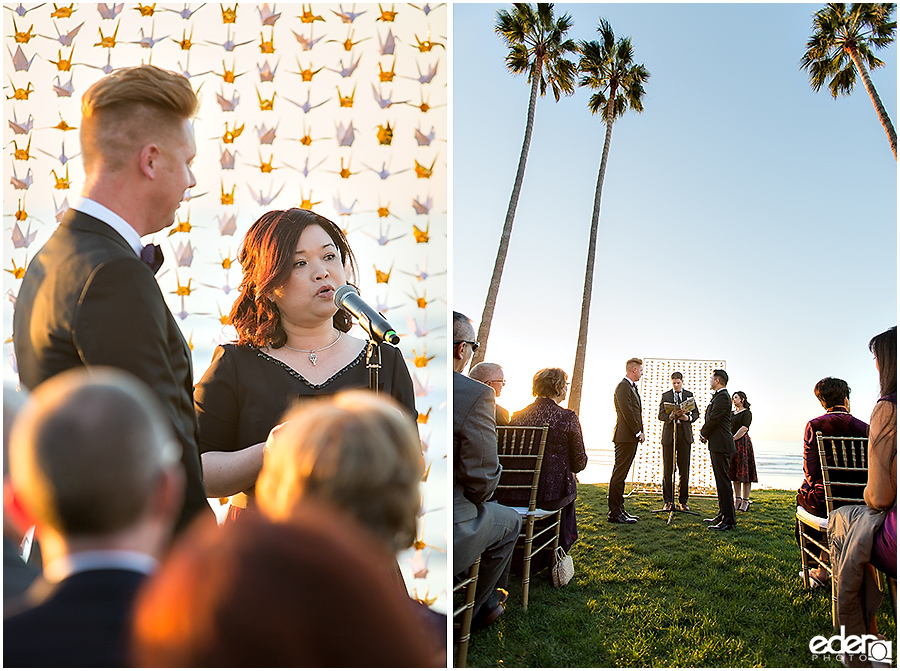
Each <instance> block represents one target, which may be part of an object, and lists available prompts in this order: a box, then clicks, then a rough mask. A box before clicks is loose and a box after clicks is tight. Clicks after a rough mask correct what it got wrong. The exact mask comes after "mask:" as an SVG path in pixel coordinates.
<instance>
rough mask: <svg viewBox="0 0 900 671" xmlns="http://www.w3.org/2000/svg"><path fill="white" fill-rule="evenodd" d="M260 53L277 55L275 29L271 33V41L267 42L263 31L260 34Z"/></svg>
mask: <svg viewBox="0 0 900 671" xmlns="http://www.w3.org/2000/svg"><path fill="white" fill-rule="evenodd" d="M259 51H260V53H263V54H274V53H275V28H274V26H273V27H272V32H271V33H269V39H268V40H267V39H266V38H265V36H263V34H262V31H260V32H259Z"/></svg>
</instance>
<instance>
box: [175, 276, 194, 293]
mask: <svg viewBox="0 0 900 671" xmlns="http://www.w3.org/2000/svg"><path fill="white" fill-rule="evenodd" d="M192 281H193V278H192V277H189V278H188V281H187V284H182V283H181V280H179V279H178V273H175V284H176V285H177V288H176V289H175V291H172V292H171V293H173V294H175V295H176V296H181V297H182V298H184V297H185V296H190V295H191V292H192V291H193V289H191V282H192Z"/></svg>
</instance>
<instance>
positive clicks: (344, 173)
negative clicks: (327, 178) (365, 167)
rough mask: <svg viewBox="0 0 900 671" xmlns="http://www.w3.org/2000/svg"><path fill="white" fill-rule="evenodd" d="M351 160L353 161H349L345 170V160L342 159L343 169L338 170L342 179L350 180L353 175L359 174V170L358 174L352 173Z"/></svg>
mask: <svg viewBox="0 0 900 671" xmlns="http://www.w3.org/2000/svg"><path fill="white" fill-rule="evenodd" d="M351 160H352V159H347V167H346V168H345V167H344V158H343V157H341V169H340V170H338V173H337V174H339V175H340V176H341V179H350V176H351V175H358V174H359V170H357V171H356V172H350V161H351Z"/></svg>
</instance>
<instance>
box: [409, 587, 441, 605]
mask: <svg viewBox="0 0 900 671" xmlns="http://www.w3.org/2000/svg"><path fill="white" fill-rule="evenodd" d="M413 598H414V599H415V600H416V601H418V602H419V603H423V604H425V605H426V606H431V605H432V604H433V603H434V602H435V601H437V599H438V598H437V596H433V597H431V598H430V599H429V598H428V588H427V587H426V588H425V595H424V596H419V590H418V588H413Z"/></svg>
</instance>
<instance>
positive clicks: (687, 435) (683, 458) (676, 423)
mask: <svg viewBox="0 0 900 671" xmlns="http://www.w3.org/2000/svg"><path fill="white" fill-rule="evenodd" d="M683 385H684V376H683V375H682V374H681V373H680V372H678V371H675V372H674V373H672V388H671V389H670V390H669V391H667V392H663V395H662V401H660V403H659V420H660V421H661V422H663V430H662V455H663V483H662V490H663V500H664V501H665V502H666V505H665V508H666V510H671V509H672V508H673V507H674V506H675V496H674V492H673V491H672V483H673V480H672V476H673V472H674V464H675V462H677V463H678V504H679V506H681V509H682V510H689V508H688V506H687V500H688V480H689V478H690V475H691V445H692V444H693V442H694V431H693V429H692V428H691V422H696V421H697V419H699V417H700V410H699V409H698V408H697V406H696V404H694V409H693V410H691V413H690V414H687V413H684V412H682V413H677V412H675V411H673V412H672V414H669V413H667V412H666V408H665V405H666V403H684V402H685V401H686V400H687V399H689V398H694V394H693V393H692V392H690V391H688V390H687V389H684V388H683ZM676 430H677V434H676ZM676 435H677V440H676ZM673 447H674V450H673ZM673 451H674V452H675V454H674V455H673ZM673 456H674V457H675V459H673V458H672V457H673Z"/></svg>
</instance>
